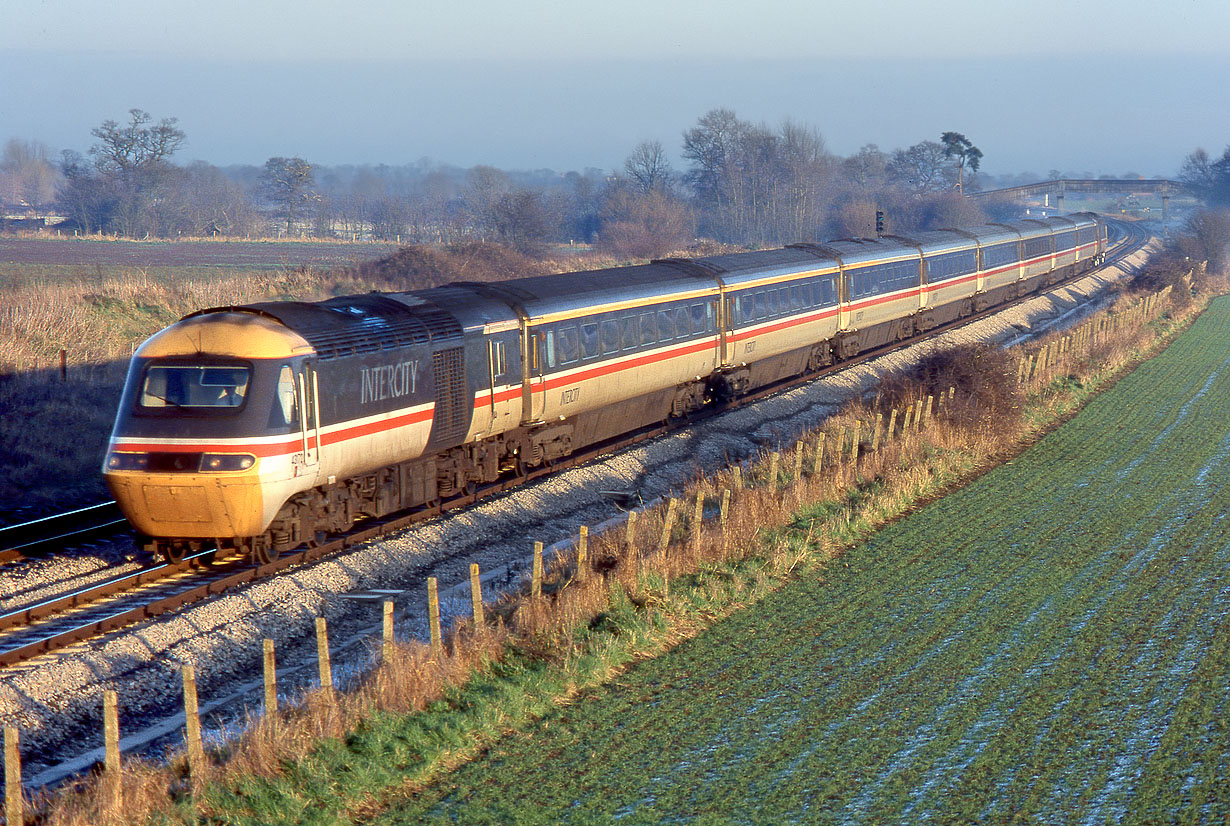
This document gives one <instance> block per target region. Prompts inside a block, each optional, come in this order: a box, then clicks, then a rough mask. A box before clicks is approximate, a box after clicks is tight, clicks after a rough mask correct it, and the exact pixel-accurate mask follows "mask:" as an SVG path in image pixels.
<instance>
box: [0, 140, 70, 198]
mask: <svg viewBox="0 0 1230 826" xmlns="http://www.w3.org/2000/svg"><path fill="white" fill-rule="evenodd" d="M61 180H62V176H61V174H60V171H59V170H58V169H57V168H56V165H55V163H54V162H52V160H51V150H49V149H48V148H47V147H46V146H45V145H44V144H41V143H39V142H37V141H23V140H18V139H17V138H13V139H11V140H10V141H9V142H8V143H6V144H5V145H4V153H3V155H0V204H8V205H11V206H15V207H16V206H26V207H32V208H35V209H37V208H40V207H47V206H50V205H51V204H53V203H54V202H55V198H56V188H57V187H58V186H59V184H60V182H61Z"/></svg>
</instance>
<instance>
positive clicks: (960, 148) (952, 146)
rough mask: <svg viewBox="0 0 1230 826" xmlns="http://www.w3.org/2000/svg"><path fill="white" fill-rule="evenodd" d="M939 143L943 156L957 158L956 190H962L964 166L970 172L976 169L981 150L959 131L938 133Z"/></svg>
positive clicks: (963, 188)
mask: <svg viewBox="0 0 1230 826" xmlns="http://www.w3.org/2000/svg"><path fill="white" fill-rule="evenodd" d="M940 143H942V144H944V157H946V158H956V159H957V191H958V192H964V191H965V168H966V167H969V170H970V171H971V172H977V171H978V165H979V163H980V162H981V160H982V150H981V149H979V148H978V147H976V146H974V144H973V143H971V142H970V139H969V138H967V137H965V136H964V135H962V134H961V133H960V132H945V133H944V134H942V135H940Z"/></svg>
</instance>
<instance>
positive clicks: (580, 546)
mask: <svg viewBox="0 0 1230 826" xmlns="http://www.w3.org/2000/svg"><path fill="white" fill-rule="evenodd" d="M588 575H589V526H588V525H582V526H581V530H580V531H579V535H578V536H577V582H584V581H585V578H586V576H588Z"/></svg>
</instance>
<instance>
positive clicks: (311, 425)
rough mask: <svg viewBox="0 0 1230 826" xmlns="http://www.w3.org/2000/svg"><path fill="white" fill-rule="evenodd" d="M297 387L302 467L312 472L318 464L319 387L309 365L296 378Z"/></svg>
mask: <svg viewBox="0 0 1230 826" xmlns="http://www.w3.org/2000/svg"><path fill="white" fill-rule="evenodd" d="M297 379H298V386H297V387H296V388H295V391H296V394H297V396H298V402H299V410H300V411H301V412H302V414H303V415H301V416H300V417H299V438H300V440H301V443H302V449H303V466H304V468H305V469H309V470H314V469H316V467H317V466H318V465H319V464H320V386H319V384H318V382H317V379H316V371H315V370H313V369H312V366H311V365H310V364H305V365H303V367H302V369H301V370H300V371H299V374H298V376H297Z"/></svg>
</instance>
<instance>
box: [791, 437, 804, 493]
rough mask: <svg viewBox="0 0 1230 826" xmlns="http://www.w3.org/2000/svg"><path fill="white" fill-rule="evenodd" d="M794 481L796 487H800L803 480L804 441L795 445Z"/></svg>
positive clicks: (799, 441)
mask: <svg viewBox="0 0 1230 826" xmlns="http://www.w3.org/2000/svg"><path fill="white" fill-rule="evenodd" d="M792 478H793V479H794V483H795V485H798V483H799V480H800V479H802V478H803V440H802V439H799V440H798V441H797V442H795V443H794V475H793V477H792Z"/></svg>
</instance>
